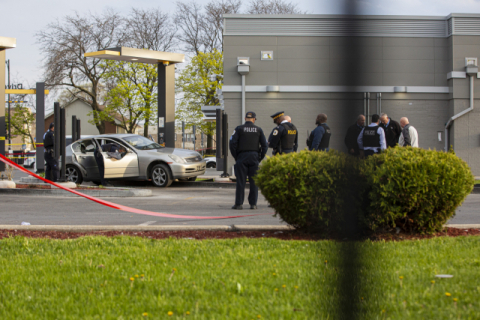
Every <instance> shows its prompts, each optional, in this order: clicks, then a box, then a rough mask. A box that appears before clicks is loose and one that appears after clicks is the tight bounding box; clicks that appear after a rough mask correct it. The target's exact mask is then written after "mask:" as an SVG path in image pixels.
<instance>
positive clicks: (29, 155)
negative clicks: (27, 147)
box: [23, 150, 37, 168]
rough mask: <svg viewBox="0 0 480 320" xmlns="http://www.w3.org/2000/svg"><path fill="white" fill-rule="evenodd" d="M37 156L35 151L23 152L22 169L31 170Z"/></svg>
mask: <svg viewBox="0 0 480 320" xmlns="http://www.w3.org/2000/svg"><path fill="white" fill-rule="evenodd" d="M36 156H37V151H36V150H33V151H27V152H25V158H24V159H23V167H24V168H33V167H34V166H35V157H36Z"/></svg>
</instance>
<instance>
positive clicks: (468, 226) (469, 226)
mask: <svg viewBox="0 0 480 320" xmlns="http://www.w3.org/2000/svg"><path fill="white" fill-rule="evenodd" d="M445 227H447V228H456V229H480V224H447V225H446V226H445Z"/></svg>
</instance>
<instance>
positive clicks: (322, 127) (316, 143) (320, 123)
mask: <svg viewBox="0 0 480 320" xmlns="http://www.w3.org/2000/svg"><path fill="white" fill-rule="evenodd" d="M326 122H327V115H326V114H325V113H320V114H319V115H318V116H317V119H316V120H315V124H316V125H317V127H316V128H315V129H314V130H313V131H312V133H311V134H310V137H309V138H308V140H307V145H308V150H310V151H312V150H316V151H328V150H329V146H330V137H331V135H332V132H331V131H330V127H329V126H328V125H327V124H326Z"/></svg>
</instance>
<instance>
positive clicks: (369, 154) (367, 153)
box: [363, 150, 376, 158]
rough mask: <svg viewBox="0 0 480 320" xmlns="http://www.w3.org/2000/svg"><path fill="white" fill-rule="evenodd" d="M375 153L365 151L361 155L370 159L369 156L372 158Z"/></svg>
mask: <svg viewBox="0 0 480 320" xmlns="http://www.w3.org/2000/svg"><path fill="white" fill-rule="evenodd" d="M375 153H376V152H375V151H374V150H365V151H364V152H363V154H364V155H365V158H366V157H370V156H373V155H374V154H375Z"/></svg>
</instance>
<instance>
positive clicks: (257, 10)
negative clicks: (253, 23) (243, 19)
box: [247, 0, 307, 14]
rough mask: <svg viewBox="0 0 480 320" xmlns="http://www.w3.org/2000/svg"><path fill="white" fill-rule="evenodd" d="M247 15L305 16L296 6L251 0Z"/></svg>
mask: <svg viewBox="0 0 480 320" xmlns="http://www.w3.org/2000/svg"><path fill="white" fill-rule="evenodd" d="M247 13H249V14H305V13H307V12H304V11H301V10H300V9H298V5H297V4H295V3H293V2H286V1H284V0H252V1H250V3H249V5H248V9H247Z"/></svg>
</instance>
